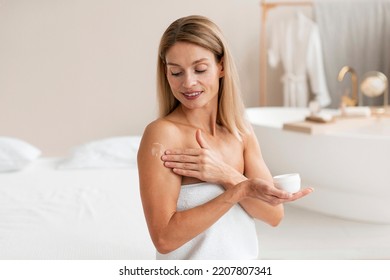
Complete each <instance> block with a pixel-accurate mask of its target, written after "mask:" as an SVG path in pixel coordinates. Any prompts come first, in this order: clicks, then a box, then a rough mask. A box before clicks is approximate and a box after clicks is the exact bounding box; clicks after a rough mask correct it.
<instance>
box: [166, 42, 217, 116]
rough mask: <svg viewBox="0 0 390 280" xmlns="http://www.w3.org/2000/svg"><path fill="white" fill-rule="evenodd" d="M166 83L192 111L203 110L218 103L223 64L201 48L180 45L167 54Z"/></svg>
mask: <svg viewBox="0 0 390 280" xmlns="http://www.w3.org/2000/svg"><path fill="white" fill-rule="evenodd" d="M165 60H166V65H167V69H166V70H167V73H166V75H167V79H168V82H169V85H170V87H171V90H172V92H173V95H174V96H175V97H176V99H177V100H179V101H180V103H181V104H182V105H183V106H185V107H187V108H189V109H195V108H201V107H203V106H205V105H207V104H209V103H210V101H213V102H216V103H215V104H217V102H218V90H219V79H220V78H221V77H222V76H223V67H222V63H217V62H216V60H215V56H214V54H213V53H212V52H211V51H209V50H207V49H205V48H202V47H200V46H198V45H195V44H191V43H186V42H177V43H175V44H174V45H173V46H172V47H171V48H170V49H169V50H168V52H167V53H166V56H165Z"/></svg>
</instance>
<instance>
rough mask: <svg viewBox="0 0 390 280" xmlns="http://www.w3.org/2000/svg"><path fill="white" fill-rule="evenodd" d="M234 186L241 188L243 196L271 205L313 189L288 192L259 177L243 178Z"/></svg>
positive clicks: (305, 193) (302, 195) (307, 192)
mask: <svg viewBox="0 0 390 280" xmlns="http://www.w3.org/2000/svg"><path fill="white" fill-rule="evenodd" d="M236 187H237V188H242V189H243V191H244V197H251V198H256V199H260V200H262V201H265V202H267V203H268V204H270V205H273V206H276V205H279V204H283V203H286V202H291V201H295V200H297V199H300V198H302V197H304V196H306V195H308V194H310V193H312V192H313V191H314V189H313V188H304V189H302V190H300V191H298V192H296V193H289V192H286V191H283V190H280V189H278V188H276V187H275V186H274V184H273V183H272V182H269V181H267V180H263V179H260V178H254V179H248V180H245V181H243V182H241V183H240V184H238V185H237V186H236Z"/></svg>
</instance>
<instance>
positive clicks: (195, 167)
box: [161, 130, 239, 184]
mask: <svg viewBox="0 0 390 280" xmlns="http://www.w3.org/2000/svg"><path fill="white" fill-rule="evenodd" d="M196 141H197V142H198V143H199V146H200V148H198V149H171V150H166V151H165V153H164V155H163V156H162V157H161V159H162V160H163V161H164V165H165V166H166V167H168V168H171V169H172V171H173V172H174V173H176V174H178V175H181V176H186V177H194V178H197V179H199V180H201V181H204V182H209V183H217V184H223V183H224V182H222V180H226V178H229V177H231V176H232V175H233V174H235V175H239V174H238V173H239V172H238V171H237V170H235V169H234V168H233V167H231V166H230V165H228V164H226V163H224V162H223V160H222V159H221V158H220V157H219V155H218V154H217V153H215V152H214V151H213V150H212V149H210V147H209V145H208V144H207V142H206V140H205V139H204V138H203V136H202V133H201V131H200V130H197V131H196Z"/></svg>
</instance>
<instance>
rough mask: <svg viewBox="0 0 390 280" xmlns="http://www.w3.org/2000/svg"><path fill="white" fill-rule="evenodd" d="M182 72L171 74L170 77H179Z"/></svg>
mask: <svg viewBox="0 0 390 280" xmlns="http://www.w3.org/2000/svg"><path fill="white" fill-rule="evenodd" d="M181 74H182V72H171V75H172V76H180V75H181Z"/></svg>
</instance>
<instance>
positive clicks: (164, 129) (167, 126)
mask: <svg viewBox="0 0 390 280" xmlns="http://www.w3.org/2000/svg"><path fill="white" fill-rule="evenodd" d="M179 134H180V129H179V128H178V126H177V125H176V124H174V123H173V122H171V121H168V120H166V119H162V118H160V119H157V120H155V121H153V122H151V123H150V124H148V125H147V126H146V128H145V130H144V133H143V136H142V141H141V145H142V144H146V145H150V144H152V143H159V144H161V145H164V146H170V145H174V144H175V140H176V139H177V136H178V135H179ZM175 136H176V137H175Z"/></svg>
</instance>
